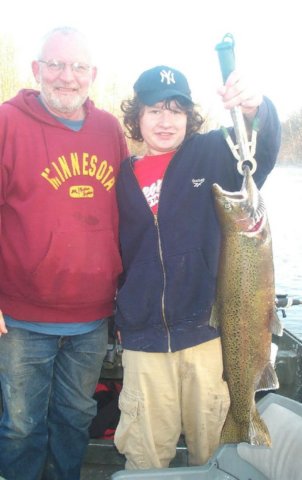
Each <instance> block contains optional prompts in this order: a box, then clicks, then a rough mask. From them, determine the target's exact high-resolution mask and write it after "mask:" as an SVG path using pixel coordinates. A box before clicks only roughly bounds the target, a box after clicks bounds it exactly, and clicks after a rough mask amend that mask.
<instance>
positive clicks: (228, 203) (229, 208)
mask: <svg viewBox="0 0 302 480" xmlns="http://www.w3.org/2000/svg"><path fill="white" fill-rule="evenodd" d="M223 206H224V209H225V210H232V208H233V207H232V204H231V203H230V202H224V205H223Z"/></svg>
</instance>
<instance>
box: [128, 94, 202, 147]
mask: <svg viewBox="0 0 302 480" xmlns="http://www.w3.org/2000/svg"><path fill="white" fill-rule="evenodd" d="M173 101H175V102H176V104H177V107H178V108H180V109H181V110H182V111H184V112H185V113H186V115H187V128H186V135H185V140H186V139H187V138H189V137H191V136H192V135H193V134H194V133H197V132H198V131H199V130H200V128H201V126H202V124H203V123H204V118H203V117H202V116H201V115H200V114H199V113H198V111H197V109H196V105H195V104H194V103H191V102H189V101H188V100H186V99H184V98H183V97H181V96H176V97H171V98H168V99H167V100H165V101H164V103H165V108H166V109H168V110H170V109H171V102H173ZM144 107H145V105H144V104H143V103H142V102H141V101H140V100H139V98H138V97H137V96H136V95H135V96H134V97H133V98H131V99H128V100H124V101H123V102H122V103H121V110H122V112H123V113H124V118H123V122H124V125H125V127H126V129H127V131H128V134H127V133H126V136H127V137H128V138H131V139H132V140H136V141H137V142H143V141H144V139H143V137H142V134H141V131H140V126H139V120H140V116H141V113H142V111H143V108H144Z"/></svg>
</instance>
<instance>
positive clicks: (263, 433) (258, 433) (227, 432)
mask: <svg viewBox="0 0 302 480" xmlns="http://www.w3.org/2000/svg"><path fill="white" fill-rule="evenodd" d="M241 442H247V443H249V444H250V445H264V446H266V447H270V446H271V444H272V442H271V437H270V434H269V431H268V428H267V426H266V424H265V423H264V421H263V420H262V418H261V417H260V415H259V413H258V411H257V409H256V407H255V406H254V408H253V409H252V410H251V413H250V421H249V422H236V421H235V418H234V416H233V414H232V410H231V408H230V409H229V412H228V414H227V417H226V420H225V423H224V425H223V428H222V431H221V437H220V443H241Z"/></svg>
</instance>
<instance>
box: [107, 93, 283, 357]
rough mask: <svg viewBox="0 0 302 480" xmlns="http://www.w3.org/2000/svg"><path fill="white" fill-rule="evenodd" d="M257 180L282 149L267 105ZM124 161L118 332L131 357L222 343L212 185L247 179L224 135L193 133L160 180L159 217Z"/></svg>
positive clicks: (233, 187) (233, 185) (231, 187)
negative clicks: (215, 324)
mask: <svg viewBox="0 0 302 480" xmlns="http://www.w3.org/2000/svg"><path fill="white" fill-rule="evenodd" d="M258 115H259V117H260V124H262V125H261V128H260V132H259V134H258V138H257V149H256V155H255V158H256V160H257V164H258V166H257V170H256V172H255V174H254V179H255V181H256V183H257V185H258V187H259V188H260V187H261V185H262V184H263V183H264V181H265V178H266V176H267V175H268V173H269V172H270V171H271V169H272V168H273V166H274V164H275V162H276V158H277V154H278V150H279V146H280V123H279V120H278V117H277V114H276V111H275V108H274V106H273V104H272V103H271V102H270V101H269V100H268V99H267V98H266V99H265V101H264V102H263V104H262V105H261V107H260V109H259V113H258ZM132 162H133V158H128V159H126V160H125V161H124V162H123V164H122V167H121V171H120V175H119V178H118V181H117V196H118V204H119V211H120V244H121V251H122V259H123V266H124V273H123V275H122V277H121V281H120V288H119V291H118V295H117V310H116V325H117V328H118V329H119V330H120V332H121V336H122V346H123V348H126V349H129V350H141V351H146V352H169V351H172V352H173V351H177V350H181V349H183V348H187V347H191V346H194V345H198V344H200V343H202V342H205V341H208V340H210V339H213V338H216V337H217V336H219V332H218V331H217V330H215V329H214V328H212V327H210V326H209V324H208V323H209V317H210V313H211V307H212V304H213V301H214V297H215V287H216V275H217V266H218V259H219V249H220V229H219V224H218V220H217V217H216V213H215V207H214V201H213V196H212V185H213V183H218V184H219V185H220V186H221V187H222V188H224V189H226V190H228V191H237V190H239V189H240V188H241V184H242V176H241V175H240V174H239V173H238V171H237V161H236V160H235V159H234V157H233V155H232V153H231V151H230V149H229V147H228V145H227V143H226V141H225V139H224V137H223V135H222V133H221V132H220V131H219V130H217V131H212V132H209V133H206V134H195V135H193V136H192V137H191V138H189V139H188V140H187V141H185V142H184V143H183V145H182V146H181V147H180V148H179V150H178V151H177V153H176V154H175V155H174V157H173V158H172V160H171V162H170V164H169V166H168V168H167V171H166V174H165V176H164V179H163V183H162V188H161V193H160V199H159V204H158V214H157V216H156V217H154V215H153V213H152V212H151V209H150V208H149V206H148V204H147V201H146V200H145V197H144V195H143V193H142V191H141V189H140V187H139V184H138V182H137V180H136V177H135V174H134V172H133V166H132Z"/></svg>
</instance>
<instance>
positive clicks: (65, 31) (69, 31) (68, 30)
mask: <svg viewBox="0 0 302 480" xmlns="http://www.w3.org/2000/svg"><path fill="white" fill-rule="evenodd" d="M56 33H60V34H62V35H66V36H67V35H78V36H80V37H81V38H82V40H83V43H84V44H85V45H86V46H87V50H88V51H89V52H91V48H90V45H89V42H88V39H87V37H86V35H85V34H84V33H83V32H81V31H80V30H78V29H77V28H74V27H69V26H62V27H56V28H53V29H52V30H50V31H49V32H47V33H46V34H45V35H43V37H42V39H41V41H40V44H39V49H38V52H37V56H36V60H39V59H40V58H41V56H42V54H43V50H44V47H45V44H46V43H47V41H48V40H49V38H51V37H52V36H53V35H55V34H56Z"/></svg>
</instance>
